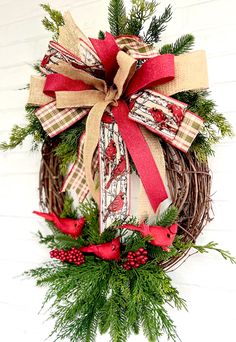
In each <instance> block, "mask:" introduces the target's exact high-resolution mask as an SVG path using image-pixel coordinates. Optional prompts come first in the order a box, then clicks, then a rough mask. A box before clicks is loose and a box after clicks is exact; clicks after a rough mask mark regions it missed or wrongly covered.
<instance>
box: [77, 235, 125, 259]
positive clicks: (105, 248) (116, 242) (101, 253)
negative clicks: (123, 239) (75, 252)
mask: <svg viewBox="0 0 236 342" xmlns="http://www.w3.org/2000/svg"><path fill="white" fill-rule="evenodd" d="M80 251H81V252H84V253H93V254H95V255H96V256H97V257H99V258H101V259H103V260H119V259H120V238H119V237H118V238H116V239H113V240H112V241H111V242H106V243H102V244H100V245H90V246H87V247H81V248H80Z"/></svg>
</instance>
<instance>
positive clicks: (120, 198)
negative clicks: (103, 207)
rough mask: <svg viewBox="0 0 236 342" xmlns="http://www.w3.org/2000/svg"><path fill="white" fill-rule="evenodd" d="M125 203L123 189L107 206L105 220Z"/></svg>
mask: <svg viewBox="0 0 236 342" xmlns="http://www.w3.org/2000/svg"><path fill="white" fill-rule="evenodd" d="M123 205H124V193H123V192H122V191H120V192H119V194H118V195H117V196H116V197H115V199H114V200H113V201H112V202H111V203H110V204H109V206H108V208H107V213H106V215H105V216H104V218H103V222H105V221H106V220H107V218H108V216H109V215H110V213H116V212H117V211H120V210H121V209H122V208H123Z"/></svg>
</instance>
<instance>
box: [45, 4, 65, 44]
mask: <svg viewBox="0 0 236 342" xmlns="http://www.w3.org/2000/svg"><path fill="white" fill-rule="evenodd" d="M40 6H41V7H42V8H43V10H44V11H45V12H46V13H47V14H48V15H49V19H48V18H47V17H44V18H43V20H42V24H43V26H44V27H45V28H46V30H48V31H50V32H53V33H54V35H53V39H55V40H57V39H58V35H59V28H60V26H63V25H64V19H63V15H62V13H61V12H60V11H57V10H55V9H52V8H51V7H50V5H49V4H41V5H40Z"/></svg>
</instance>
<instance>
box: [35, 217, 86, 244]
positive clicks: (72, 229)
mask: <svg viewBox="0 0 236 342" xmlns="http://www.w3.org/2000/svg"><path fill="white" fill-rule="evenodd" d="M33 214H36V215H39V216H41V217H43V218H45V220H48V221H51V222H53V223H54V224H55V226H56V227H57V229H59V230H60V231H61V232H62V233H64V234H68V235H71V236H72V237H73V238H77V237H78V236H80V234H81V232H82V229H83V227H84V224H85V219H84V217H80V218H79V219H77V220H74V219H71V218H60V217H58V216H57V215H56V214H54V213H49V214H46V213H41V212H39V211H33Z"/></svg>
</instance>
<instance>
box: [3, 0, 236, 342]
mask: <svg viewBox="0 0 236 342" xmlns="http://www.w3.org/2000/svg"><path fill="white" fill-rule="evenodd" d="M107 2H108V1H102V0H100V1H99V0H97V1H95V0H77V1H75V0H74V1H73V0H64V1H63V0H53V1H50V3H51V5H52V6H54V7H56V8H58V9H60V10H65V9H68V8H70V9H71V11H72V13H73V15H74V16H75V18H76V19H77V20H78V23H79V24H80V27H81V28H82V29H83V30H84V31H85V32H86V33H87V34H90V35H96V32H97V31H98V29H100V28H105V27H106V25H107V23H106V21H105V18H106V4H107ZM160 2H161V5H160V8H164V6H165V5H167V4H168V3H171V4H173V7H174V17H173V20H172V21H171V23H170V24H169V27H168V29H167V31H166V33H165V34H164V40H163V41H164V42H167V41H173V40H174V39H175V38H177V37H178V36H179V35H181V34H184V33H188V32H192V33H193V34H195V36H196V48H203V49H205V50H206V51H207V54H208V63H209V78H210V86H211V90H212V96H213V98H214V99H215V100H216V101H217V103H218V105H219V110H220V111H222V112H223V113H224V114H225V116H226V117H227V118H228V119H229V120H230V121H231V122H232V124H233V125H234V127H235V128H236V110H235V90H236V89H235V82H236V68H235V57H236V45H235V33H236V30H235V29H236V24H235V21H234V18H235V10H236V4H235V1H233V0H228V1H223V0H215V1H214V0H208V1H207V0H205V1H204V0H178V1H177V0H175V1H171V0H170V1H165V0H161V1H160ZM38 3H39V1H38V0H21V1H15V0H0V37H1V39H0V46H1V54H0V99H1V100H0V141H2V140H4V139H7V137H8V136H9V132H10V129H11V127H12V125H13V124H15V123H18V124H23V123H24V122H25V120H24V104H25V102H26V100H27V91H25V90H21V91H19V90H18V89H19V88H21V87H24V85H25V84H26V83H27V82H28V81H29V76H30V74H31V73H32V69H31V64H32V63H33V62H34V61H35V60H37V59H40V58H42V56H43V53H44V51H45V49H46V46H47V41H48V39H49V37H50V34H48V33H47V32H45V31H44V29H43V28H42V26H41V24H40V19H41V18H42V11H41V9H40V8H39V7H38ZM88 14H89V16H88ZM235 148H236V139H232V140H229V139H225V140H224V142H223V143H221V144H220V145H218V146H217V147H216V156H215V158H214V159H212V160H211V167H212V171H213V189H212V194H213V199H214V210H215V220H214V221H213V222H212V223H211V224H209V226H208V227H207V229H205V231H204V234H203V235H202V236H201V237H200V238H199V243H206V242H208V241H211V240H214V241H218V242H219V243H220V245H221V246H222V247H224V248H225V249H229V250H231V251H232V252H233V253H234V255H236V247H235V240H236V229H235V223H234V221H235V219H234V211H235V204H236V203H235V192H236V182H235V180H234V167H235V164H236V163H235ZM29 150H30V142H29V141H27V142H26V143H25V144H24V146H23V147H22V148H17V149H16V150H14V151H11V152H7V153H2V152H0V161H1V163H0V176H1V177H0V227H1V241H2V242H1V249H0V267H1V282H0V321H1V328H0V341H2V342H12V341H15V340H17V341H21V342H31V341H34V342H42V341H44V339H45V338H46V337H47V335H48V333H49V330H50V328H51V326H52V323H50V322H46V323H44V321H45V318H46V317H45V316H43V315H41V316H38V315H37V313H38V311H39V309H40V305H41V302H42V299H43V295H44V291H43V290H41V289H38V288H36V287H35V286H34V283H33V282H32V281H22V280H21V279H19V278H16V276H17V275H19V274H21V273H22V272H23V271H24V270H27V269H29V268H31V267H35V266H37V265H39V264H40V263H41V262H44V261H46V260H47V258H48V252H47V250H46V249H45V248H43V247H42V246H39V245H38V243H37V241H36V240H35V239H34V237H33V233H34V232H36V231H37V230H38V229H39V228H40V229H44V224H43V223H42V221H41V220H40V219H39V220H38V219H37V218H36V217H33V215H32V214H31V212H32V210H34V209H37V207H38V194H37V186H38V170H39V162H40V154H39V153H38V152H34V153H32V152H30V151H29ZM171 276H172V277H173V281H174V283H175V285H176V286H177V287H178V288H179V290H180V292H181V294H182V296H183V297H184V298H186V300H187V302H188V309H189V312H188V313H186V312H172V316H173V318H174V319H175V322H176V324H177V326H178V331H179V335H180V336H181V337H182V341H183V342H199V341H202V342H213V341H214V342H221V341H227V342H233V341H235V340H236V337H235V318H236V317H235V307H236V274H235V266H232V265H231V264H229V263H227V262H224V261H223V260H222V259H221V258H220V257H219V256H218V255H216V254H215V253H212V254H209V255H203V256H202V255H195V256H193V257H192V258H191V259H189V260H188V261H187V262H186V263H185V264H184V265H182V267H181V268H179V269H178V270H177V271H176V272H174V273H172V274H171ZM134 340H136V341H137V340H138V341H144V338H143V337H139V338H138V337H135V338H131V340H130V341H134ZM98 341H104V342H106V341H108V338H107V337H106V338H104V337H102V338H99V339H98ZM162 341H163V342H165V339H163V340H162Z"/></svg>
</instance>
